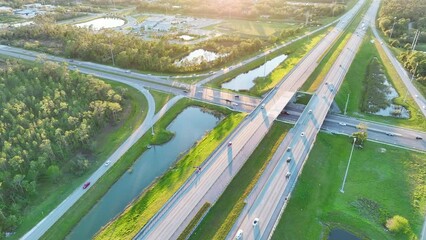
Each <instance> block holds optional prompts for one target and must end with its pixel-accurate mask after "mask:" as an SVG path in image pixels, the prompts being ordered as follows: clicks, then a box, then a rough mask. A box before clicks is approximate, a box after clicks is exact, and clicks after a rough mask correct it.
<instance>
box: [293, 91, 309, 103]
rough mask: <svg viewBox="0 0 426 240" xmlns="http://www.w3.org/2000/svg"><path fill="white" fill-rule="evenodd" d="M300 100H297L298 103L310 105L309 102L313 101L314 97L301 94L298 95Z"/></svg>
mask: <svg viewBox="0 0 426 240" xmlns="http://www.w3.org/2000/svg"><path fill="white" fill-rule="evenodd" d="M297 96H298V98H297V99H296V103H299V104H303V105H308V103H309V101H310V100H311V97H312V95H311V94H307V93H303V94H302V93H299V94H297Z"/></svg>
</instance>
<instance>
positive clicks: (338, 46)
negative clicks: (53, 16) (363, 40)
mask: <svg viewBox="0 0 426 240" xmlns="http://www.w3.org/2000/svg"><path fill="white" fill-rule="evenodd" d="M369 5H370V4H369V3H367V4H365V5H364V6H363V7H362V8H361V10H360V12H359V14H358V15H357V16H356V17H355V18H354V20H353V21H352V22H351V23H350V24H349V26H348V27H347V28H346V29H345V32H344V33H343V34H341V35H340V36H339V37H338V38H337V39H336V40H335V42H334V43H333V44H332V45H331V47H330V48H329V49H328V51H327V52H326V53H325V54H324V56H323V58H322V59H321V62H320V63H319V65H318V67H317V68H316V69H315V70H314V72H313V73H312V74H311V75H310V76H309V78H308V79H307V80H306V82H305V83H304V84H303V86H302V88H301V91H304V92H315V91H316V90H317V88H318V87H319V85H320V84H321V83H322V82H323V80H324V78H325V76H326V75H327V73H328V72H329V71H330V69H331V67H332V66H333V64H334V62H335V61H336V59H337V58H338V57H339V55H340V53H341V52H342V50H343V49H344V48H345V46H346V44H347V42H348V41H349V39H350V37H351V36H352V33H353V32H354V31H355V29H356V27H357V26H358V24H359V23H360V21H361V18H362V16H363V13H365V12H366V11H367V9H368V7H369Z"/></svg>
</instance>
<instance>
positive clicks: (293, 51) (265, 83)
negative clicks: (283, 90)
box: [207, 29, 329, 96]
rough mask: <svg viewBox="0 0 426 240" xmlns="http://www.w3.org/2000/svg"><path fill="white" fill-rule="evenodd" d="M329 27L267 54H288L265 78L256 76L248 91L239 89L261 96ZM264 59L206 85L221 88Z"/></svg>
mask: <svg viewBox="0 0 426 240" xmlns="http://www.w3.org/2000/svg"><path fill="white" fill-rule="evenodd" d="M328 30H329V29H324V30H322V31H319V32H317V33H315V34H314V35H313V36H311V37H309V38H304V39H302V40H299V41H296V42H294V43H292V44H290V45H289V46H286V47H284V48H282V49H280V50H279V51H276V52H273V53H271V54H269V55H267V57H266V60H267V61H268V60H270V59H272V58H275V57H277V56H279V55H281V54H287V55H289V56H288V58H287V59H286V60H284V62H282V63H281V64H280V65H279V66H278V67H277V68H275V70H274V71H272V73H271V74H269V75H268V76H267V77H266V78H265V79H264V78H258V79H256V80H255V85H254V86H253V87H252V88H251V89H250V90H249V91H241V92H243V93H245V94H248V95H252V96H261V95H263V94H264V93H266V92H268V91H269V90H271V89H272V88H273V87H274V86H275V85H276V84H278V83H279V82H280V81H281V79H282V78H283V77H284V76H285V75H286V74H288V73H289V72H290V70H291V69H292V68H293V67H294V66H296V64H297V63H298V62H299V61H300V60H301V59H302V58H303V56H304V55H305V54H306V53H307V52H309V51H310V50H311V49H312V48H313V47H314V46H315V45H316V44H317V43H318V42H319V41H320V40H321V39H322V38H323V37H324V36H325V34H326V32H327V31H328ZM264 62H265V59H264V58H259V59H257V60H255V61H253V62H251V63H249V64H247V65H244V66H242V67H240V68H237V69H235V70H233V71H230V72H227V73H225V74H223V75H222V76H220V77H218V78H216V79H215V80H213V81H211V82H209V83H208V84H207V85H208V86H210V87H213V88H221V85H222V83H225V82H228V81H231V80H232V79H233V78H235V77H236V76H238V75H239V74H241V73H244V72H247V71H249V70H251V69H253V68H256V67H259V66H261V65H262V64H264Z"/></svg>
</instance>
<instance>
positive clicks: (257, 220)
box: [253, 218, 259, 227]
mask: <svg viewBox="0 0 426 240" xmlns="http://www.w3.org/2000/svg"><path fill="white" fill-rule="evenodd" d="M258 223H259V218H255V219H254V220H253V227H256V226H257V224H258Z"/></svg>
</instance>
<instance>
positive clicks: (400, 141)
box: [322, 120, 426, 151]
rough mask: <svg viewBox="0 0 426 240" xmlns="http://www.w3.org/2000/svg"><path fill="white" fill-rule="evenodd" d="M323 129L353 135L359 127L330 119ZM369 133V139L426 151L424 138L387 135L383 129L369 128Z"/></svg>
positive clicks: (325, 122) (333, 132)
mask: <svg viewBox="0 0 426 240" xmlns="http://www.w3.org/2000/svg"><path fill="white" fill-rule="evenodd" d="M322 129H323V130H326V131H328V132H330V133H332V134H345V135H348V136H352V134H353V133H354V132H358V131H359V129H357V128H356V127H355V126H351V125H346V126H342V125H340V124H338V123H336V122H330V121H327V120H326V121H324V124H323V126H322ZM367 135H368V139H369V140H374V141H377V142H382V143H387V144H392V145H397V146H403V147H406V148H410V149H413V150H419V151H426V142H425V140H424V138H423V139H416V138H415V137H411V136H404V135H402V136H396V135H394V136H390V135H387V134H386V133H385V132H382V131H374V130H370V129H367Z"/></svg>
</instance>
